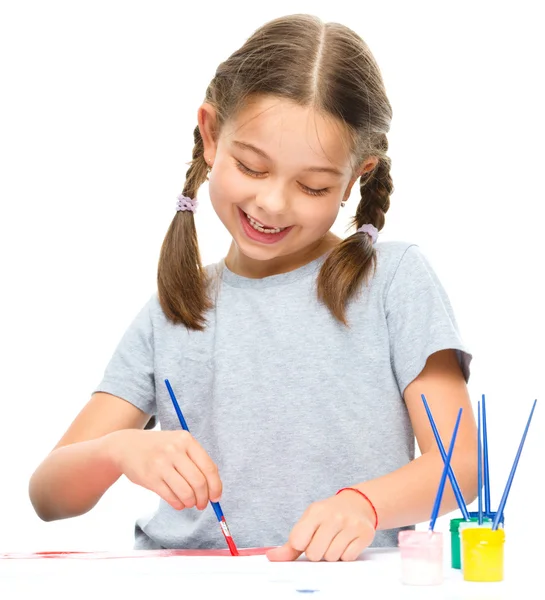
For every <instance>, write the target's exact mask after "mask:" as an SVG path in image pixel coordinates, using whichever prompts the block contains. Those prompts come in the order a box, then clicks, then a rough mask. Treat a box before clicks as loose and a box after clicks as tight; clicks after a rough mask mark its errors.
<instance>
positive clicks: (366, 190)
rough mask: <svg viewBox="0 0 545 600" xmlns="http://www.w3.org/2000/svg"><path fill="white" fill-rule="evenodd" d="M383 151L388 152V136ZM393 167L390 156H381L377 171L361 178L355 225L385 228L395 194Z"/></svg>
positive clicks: (353, 222)
mask: <svg viewBox="0 0 545 600" xmlns="http://www.w3.org/2000/svg"><path fill="white" fill-rule="evenodd" d="M381 149H383V150H384V151H386V150H388V141H387V139H386V136H384V140H383V141H382V144H381ZM391 165H392V161H391V159H390V158H389V157H388V156H386V155H384V156H381V157H380V159H379V162H378V164H377V166H376V167H375V169H374V170H373V171H371V172H370V173H369V174H366V175H364V176H362V177H361V178H360V193H361V200H360V202H359V204H358V207H357V209H356V215H355V216H354V219H353V220H352V224H353V225H356V226H357V227H361V226H362V225H363V224H364V223H371V224H372V225H374V226H375V227H376V228H377V229H378V230H379V231H380V230H381V229H382V228H383V227H384V221H385V215H386V213H387V212H388V209H389V208H390V196H391V195H392V194H393V192H394V185H393V182H392V177H391V176H390V167H391Z"/></svg>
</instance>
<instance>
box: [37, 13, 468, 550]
mask: <svg viewBox="0 0 545 600" xmlns="http://www.w3.org/2000/svg"><path fill="white" fill-rule="evenodd" d="M391 118H392V109H391V106H390V103H389V101H388V98H387V96H386V93H385V89H384V85H383V81H382V78H381V74H380V71H379V68H378V66H377V64H376V62H375V60H374V58H373V56H372V54H371V52H370V51H369V48H368V47H367V45H366V44H365V43H364V42H363V41H362V40H361V39H360V38H359V37H358V36H357V35H356V34H355V33H354V32H353V31H351V30H350V29H348V28H347V27H344V26H342V25H340V24H337V23H327V24H324V23H322V22H321V21H320V20H319V19H318V18H315V17H312V16H308V15H296V16H289V17H285V18H279V19H275V20H273V21H271V22H270V23H268V24H266V25H265V26H263V27H262V28H260V29H259V30H257V31H256V32H255V33H254V34H253V35H252V36H251V37H250V38H249V39H248V40H247V42H246V43H245V44H244V45H243V46H242V47H241V48H240V49H239V50H237V51H236V52H234V53H233V54H232V56H230V57H229V58H228V59H227V60H226V61H225V62H223V63H221V64H220V66H219V67H218V69H217V71H216V74H215V77H214V78H213V79H212V81H211V83H210V85H209V87H208V89H207V91H206V97H205V100H204V102H203V104H202V106H200V108H199V110H198V126H197V127H196V129H195V132H194V138H195V146H194V148H193V160H192V161H191V163H190V168H189V170H188V171H187V175H186V181H185V185H184V187H183V192H182V194H181V195H180V196H179V197H178V202H177V205H176V209H177V210H176V214H175V216H174V218H173V220H172V223H171V225H170V228H169V230H168V232H167V235H166V238H165V240H164V243H163V246H162V250H161V256H160V261H159V266H158V278H157V283H158V291H157V293H154V294H153V296H152V297H151V298H150V299H149V301H148V302H147V303H146V304H145V306H144V307H143V308H142V310H141V311H140V313H139V314H138V315H137V316H136V318H135V319H134V321H133V323H132V324H131V326H130V327H129V328H128V330H127V331H126V333H125V335H124V336H123V338H122V340H121V341H120V343H119V345H118V347H117V349H116V350H115V353H114V354H113V356H112V358H111V360H110V362H109V364H108V365H107V368H106V371H105V373H104V377H103V379H102V381H101V382H100V384H99V385H98V387H97V388H96V390H95V391H94V393H93V394H92V397H91V400H90V401H89V403H88V404H87V405H86V406H85V407H84V408H83V410H82V411H81V413H80V414H79V415H78V416H77V418H76V419H75V421H74V422H73V423H72V425H71V426H70V428H69V429H68V431H67V432H66V434H65V435H64V436H63V437H62V439H61V440H60V441H59V443H58V444H57V446H56V448H55V449H54V450H53V451H52V452H51V453H50V454H49V456H47V457H46V459H45V460H44V461H43V463H42V464H41V465H40V466H39V467H38V468H37V470H36V471H35V473H34V474H33V476H32V478H31V481H30V490H29V491H30V498H31V500H32V503H33V505H34V507H35V510H36V512H37V514H38V515H39V516H40V517H41V518H42V519H44V520H53V519H62V518H67V517H73V516H76V515H80V514H83V513H85V512H87V511H88V510H90V509H91V508H92V507H93V506H94V505H95V504H96V503H97V502H98V500H99V499H100V498H101V496H102V495H103V494H104V492H105V491H106V490H107V489H108V488H109V487H110V486H111V485H112V484H113V483H114V482H115V481H116V480H117V479H118V478H119V477H120V476H121V475H125V476H126V477H128V478H129V479H130V480H131V481H133V482H134V483H136V484H138V485H141V486H144V487H146V488H148V489H150V490H153V491H154V492H156V493H157V494H158V495H159V496H160V498H161V500H160V502H159V507H158V509H157V511H156V512H155V514H154V515H153V517H152V518H151V519H139V520H138V521H137V524H136V534H135V536H136V544H135V547H136V548H138V549H145V548H150V549H151V548H180V547H184V548H215V547H223V546H224V540H223V537H222V535H221V531H220V529H219V527H218V526H217V523H216V521H215V515H214V512H213V511H212V510H204V509H205V508H206V506H207V504H208V502H209V501H210V500H211V501H217V500H219V499H220V498H221V502H222V508H223V510H224V512H225V515H226V517H227V521H228V523H229V525H230V529H231V533H232V535H233V538H234V539H235V541H236V543H237V545H238V546H240V547H256V546H275V548H274V549H273V550H270V551H269V553H268V556H269V558H270V559H271V560H294V559H295V558H297V557H298V556H299V555H301V554H302V553H305V554H306V556H307V557H308V558H309V559H310V560H313V561H318V560H321V559H325V560H328V561H337V560H354V559H355V558H356V557H357V556H358V555H359V554H360V553H361V551H362V550H363V549H364V548H366V547H367V546H370V545H371V546H394V545H396V543H397V534H398V531H399V530H400V529H401V528H407V527H413V526H414V524H415V523H419V522H422V521H425V520H427V519H428V518H429V515H430V512H431V508H432V505H433V501H434V497H435V493H436V489H437V483H438V480H439V476H440V472H441V470H442V460H441V456H440V454H439V452H438V450H437V446H436V443H435V440H434V438H433V434H432V431H431V429H430V427H429V425H428V420H427V417H426V413H425V411H424V409H423V406H422V400H421V394H423V393H424V394H425V395H426V396H427V398H428V400H429V402H430V406H431V409H432V411H433V413H434V415H435V418H436V421H437V425H438V428H439V431H440V433H441V436H442V438H443V441H444V443H445V445H448V443H449V441H450V439H449V438H450V432H451V431H452V428H453V424H454V421H455V417H456V414H457V411H458V409H459V408H460V407H463V409H464V412H463V418H462V422H461V425H460V429H459V433H458V441H457V447H456V451H455V452H454V456H453V459H452V461H453V467H454V470H455V472H456V475H457V478H458V481H459V483H460V487H461V489H462V493H463V494H464V497H465V499H466V501H467V502H468V503H469V502H471V501H472V500H473V499H474V498H475V496H476V492H477V485H476V465H477V461H476V439H477V435H476V427H475V422H474V418H473V415H472V410H471V404H470V401H469V398H468V392H467V388H466V383H467V380H468V378H469V364H470V361H471V355H470V354H469V353H468V352H467V350H466V349H465V347H464V345H463V343H462V341H461V339H460V336H459V333H458V330H457V325H456V321H455V318H454V315H453V312H452V309H451V306H450V304H449V300H448V298H447V296H446V294H445V291H444V289H443V287H442V286H441V283H440V282H439V281H438V279H437V277H436V275H435V274H434V272H433V270H432V269H431V267H430V265H429V264H428V262H427V261H426V259H425V258H424V256H423V255H422V254H421V252H420V251H419V250H418V247H417V246H415V245H414V244H407V243H393V242H390V243H378V242H377V235H378V231H379V230H381V229H382V227H383V226H384V218H385V213H386V212H387V210H388V207H389V204H390V195H391V194H392V192H393V185H392V179H391V177H390V159H389V157H388V156H387V153H386V152H387V150H388V141H387V138H386V134H387V132H388V131H389V127H390V121H391ZM206 180H208V181H209V194H210V200H211V202H212V204H213V206H214V209H215V211H216V212H217V214H218V216H219V218H220V219H221V221H222V222H223V224H224V225H225V227H226V228H227V229H228V231H229V233H230V234H231V236H232V238H233V241H232V244H231V246H230V248H229V251H228V253H227V256H226V257H225V259H223V260H222V261H220V262H219V263H218V264H216V265H209V266H208V267H206V268H203V267H202V266H201V263H200V257H199V250H198V246H197V238H196V231H195V223H194V216H193V213H194V211H195V208H196V200H195V198H196V196H197V192H198V190H199V188H200V186H201V185H202V184H203V183H204V182H205V181H206ZM358 181H359V188H360V192H361V200H360V202H359V204H358V208H357V210H356V215H355V217H354V219H353V223H354V224H355V225H356V226H357V230H356V231H355V232H354V233H353V234H352V235H350V236H349V237H348V238H346V239H344V240H341V239H339V238H338V237H336V236H335V235H334V234H333V233H332V232H331V231H330V227H331V226H332V224H333V223H334V221H335V219H336V217H337V214H338V211H339V209H340V208H341V207H342V206H344V203H345V202H346V200H347V199H348V198H349V195H350V192H351V190H352V188H353V186H354V185H355V184H356V182H358ZM167 378H168V379H169V380H170V382H171V384H172V387H173V389H174V392H175V393H176V396H177V397H178V399H179V401H180V404H181V407H182V410H183V412H184V416H185V418H186V420H187V422H188V424H189V427H190V429H191V433H192V435H191V434H189V433H187V432H184V431H181V430H180V425H179V422H178V419H177V416H176V413H175V411H174V409H173V406H172V402H171V400H170V397H169V394H168V390H167V388H166V386H165V384H164V380H165V379H167ZM152 417H153V418H154V417H157V419H158V420H159V423H160V426H161V430H157V431H150V430H148V429H146V425H147V424H148V423H149V421H150V418H152ZM415 437H416V440H417V441H418V444H419V447H420V451H421V454H422V455H421V456H420V457H419V458H417V459H414V438H415ZM74 482H77V483H74ZM455 507H456V504H455V499H454V496H453V494H452V491H451V489H450V487H449V489H448V490H446V493H445V497H444V501H443V505H442V513H445V512H449V511H451V510H453V509H454V508H455Z"/></svg>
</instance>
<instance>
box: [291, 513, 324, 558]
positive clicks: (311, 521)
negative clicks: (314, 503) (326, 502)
mask: <svg viewBox="0 0 545 600" xmlns="http://www.w3.org/2000/svg"><path fill="white" fill-rule="evenodd" d="M320 523H321V516H320V512H319V510H317V509H316V507H314V508H312V507H311V508H308V509H307V510H306V511H305V513H304V514H303V516H302V517H301V518H300V519H299V521H298V522H297V523H296V524H295V525H294V527H293V529H292V530H291V533H290V536H289V538H288V543H289V545H290V546H291V547H292V548H293V549H294V550H299V551H300V552H305V551H306V549H307V547H308V545H309V544H310V541H311V540H312V537H313V536H314V534H315V532H316V530H317V529H318V527H319V526H320Z"/></svg>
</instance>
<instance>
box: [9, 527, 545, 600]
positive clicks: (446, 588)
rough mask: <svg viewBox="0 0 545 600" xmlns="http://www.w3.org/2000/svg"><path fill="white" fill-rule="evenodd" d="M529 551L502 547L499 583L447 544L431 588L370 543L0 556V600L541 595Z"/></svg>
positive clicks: (394, 555) (395, 555) (493, 598)
mask: <svg viewBox="0 0 545 600" xmlns="http://www.w3.org/2000/svg"><path fill="white" fill-rule="evenodd" d="M445 542H449V539H448V538H445ZM529 556H530V558H528V555H527V553H526V552H525V551H524V549H522V548H521V547H520V546H515V545H512V546H506V553H505V578H504V581H503V582H500V583H471V582H466V581H464V580H463V576H462V573H461V572H460V571H459V570H454V569H451V568H450V552H449V548H448V543H446V544H445V570H444V572H445V578H444V583H443V584H442V585H440V586H430V587H421V586H419V587H412V586H406V585H403V584H402V583H401V582H400V573H401V569H400V560H401V559H400V555H399V551H398V550H397V549H368V550H366V551H365V552H364V553H363V554H362V556H361V557H360V559H359V560H357V561H355V562H352V563H349V562H348V563H341V562H339V563H326V562H321V563H312V562H310V561H307V560H304V559H303V560H298V561H296V562H294V563H271V562H269V561H268V560H267V558H266V557H265V556H251V557H237V558H233V557H187V556H184V557H168V558H164V557H161V558H157V557H152V558H149V557H147V558H115V559H106V560H104V559H85V558H63V559H15V560H14V559H4V560H0V598H1V599H2V600H4V599H5V600H8V599H9V600H12V599H16V598H25V599H31V598H32V599H34V598H43V599H44V600H45V599H46V598H54V599H55V600H61V599H64V598H70V599H75V598H82V597H83V598H98V597H100V596H102V597H104V598H105V599H109V598H114V597H116V598H127V599H130V600H132V599H133V598H161V599H163V598H176V599H177V600H182V599H185V598H195V599H199V600H201V599H207V598H214V599H231V598H233V599H234V598H237V600H245V599H250V598H251V599H256V600H257V599H259V600H261V599H269V598H278V599H285V598H299V599H301V598H316V599H322V598H335V599H339V598H345V597H346V598H369V597H370V596H369V595H370V594H373V597H380V598H418V599H427V598H433V599H434V600H440V599H455V598H460V599H466V598H468V599H469V598H470V599H486V600H500V599H502V600H503V599H504V598H518V600H526V599H529V598H544V597H545V590H543V587H542V584H541V581H542V580H543V578H542V576H541V573H540V572H539V565H538V562H541V560H540V559H539V556H538V555H537V554H536V553H535V552H534V553H530V555H529ZM540 580H541V581H540ZM532 586H533V589H534V591H532ZM300 590H314V591H312V592H311V591H306V592H305V591H300Z"/></svg>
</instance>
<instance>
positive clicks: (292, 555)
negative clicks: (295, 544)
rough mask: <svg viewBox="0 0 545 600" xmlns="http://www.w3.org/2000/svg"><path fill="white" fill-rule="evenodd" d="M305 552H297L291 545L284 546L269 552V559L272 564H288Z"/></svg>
mask: <svg viewBox="0 0 545 600" xmlns="http://www.w3.org/2000/svg"><path fill="white" fill-rule="evenodd" d="M301 554H303V552H302V551H301V550H295V548H292V547H291V546H290V545H289V544H284V545H283V546H279V547H278V548H272V549H271V550H269V551H268V552H267V558H268V559H269V560H270V561H271V562H288V561H292V560H297V559H298V558H299V557H300V556H301Z"/></svg>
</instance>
